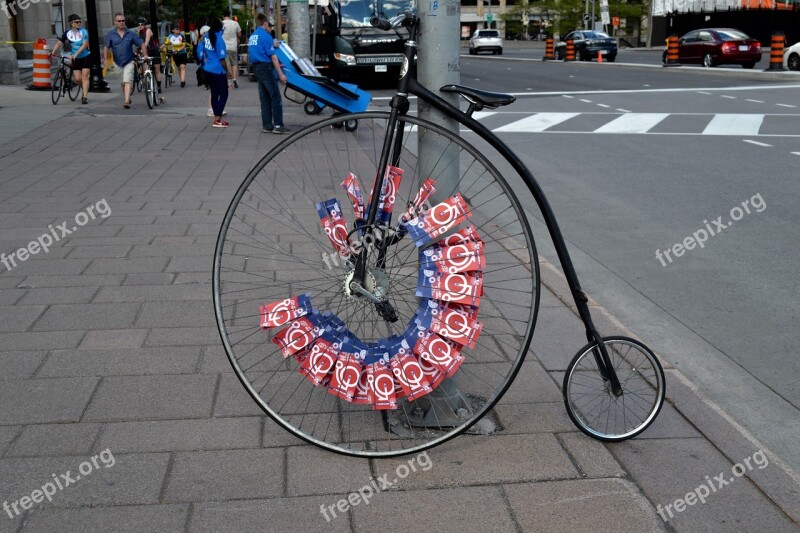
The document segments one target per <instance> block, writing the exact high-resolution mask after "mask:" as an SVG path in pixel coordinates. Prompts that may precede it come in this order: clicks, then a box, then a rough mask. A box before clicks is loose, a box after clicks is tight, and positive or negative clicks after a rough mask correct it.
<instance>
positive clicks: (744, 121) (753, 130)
mask: <svg viewBox="0 0 800 533" xmlns="http://www.w3.org/2000/svg"><path fill="white" fill-rule="evenodd" d="M762 122H764V115H736V114H728V115H714V118H712V119H711V122H709V123H708V125H707V126H706V129H704V130H703V135H758V130H759V129H761V123H762Z"/></svg>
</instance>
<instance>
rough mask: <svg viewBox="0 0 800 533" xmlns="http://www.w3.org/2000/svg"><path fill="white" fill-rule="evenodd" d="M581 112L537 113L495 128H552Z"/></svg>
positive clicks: (526, 129) (538, 129)
mask: <svg viewBox="0 0 800 533" xmlns="http://www.w3.org/2000/svg"><path fill="white" fill-rule="evenodd" d="M578 115H580V113H536V114H535V115H531V116H529V117H525V118H523V119H522V120H517V121H516V122H512V123H511V124H506V125H505V126H501V127H499V128H497V129H495V130H492V131H495V132H500V133H507V132H537V131H544V130H546V129H548V128H552V127H553V126H555V125H556V124H560V123H562V122H564V121H567V120H569V119H571V118H573V117H577V116H578Z"/></svg>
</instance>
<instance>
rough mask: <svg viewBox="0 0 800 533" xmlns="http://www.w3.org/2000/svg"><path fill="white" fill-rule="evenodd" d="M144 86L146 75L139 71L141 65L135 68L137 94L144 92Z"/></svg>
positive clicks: (134, 79) (134, 81)
mask: <svg viewBox="0 0 800 533" xmlns="http://www.w3.org/2000/svg"><path fill="white" fill-rule="evenodd" d="M143 84H144V73H143V72H141V70H139V65H134V66H133V85H134V86H135V87H136V92H138V93H140V92H142V86H143Z"/></svg>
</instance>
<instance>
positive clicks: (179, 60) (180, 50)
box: [167, 24, 189, 89]
mask: <svg viewBox="0 0 800 533" xmlns="http://www.w3.org/2000/svg"><path fill="white" fill-rule="evenodd" d="M167 44H168V45H171V46H172V50H173V52H174V53H173V55H172V60H173V61H175V65H176V66H177V67H178V72H179V73H180V76H181V89H183V88H184V87H186V63H188V62H189V54H188V53H187V52H186V43H185V42H184V39H183V34H182V33H181V29H180V27H178V25H177V24H174V25H173V26H172V35H170V36H169V37H167Z"/></svg>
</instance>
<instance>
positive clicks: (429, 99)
mask: <svg viewBox="0 0 800 533" xmlns="http://www.w3.org/2000/svg"><path fill="white" fill-rule="evenodd" d="M401 16H403V17H405V19H404V22H405V25H406V26H407V27H408V28H409V30H410V32H411V34H410V36H409V39H408V41H407V42H406V51H405V58H404V63H403V68H402V69H401V74H402V77H401V78H400V81H399V83H398V89H397V93H396V94H395V96H394V97H393V98H392V101H391V112H390V116H389V122H388V125H387V135H386V137H385V138H384V144H383V147H382V149H381V157H380V161H379V164H378V175H377V176H376V185H375V187H374V189H373V191H372V197H371V198H370V204H369V213H368V218H367V223H366V226H367V228H370V227H372V225H373V224H374V223H375V218H376V216H377V211H378V203H379V198H380V192H381V190H382V189H383V183H384V180H385V173H386V167H387V166H388V164H389V160H390V157H391V159H392V164H393V165H396V164H397V160H398V159H399V157H400V147H401V145H402V140H403V128H402V125H401V126H399V127H398V119H399V117H401V116H403V115H406V114H407V113H408V108H409V103H408V96H409V94H412V95H414V96H416V97H417V98H419V99H420V100H422V101H423V102H426V103H428V104H430V105H431V106H432V107H433V108H435V109H437V110H439V111H440V112H442V113H444V114H445V115H446V116H447V117H448V118H451V119H453V120H455V121H456V122H458V123H459V124H462V125H464V126H466V127H467V128H469V129H470V130H471V131H473V132H475V133H477V134H478V136H479V137H481V138H482V139H483V140H484V141H486V142H487V143H489V145H490V146H492V148H494V149H496V150H497V151H498V152H499V153H500V155H501V156H502V157H503V158H505V160H506V161H507V162H508V163H510V164H511V166H512V167H513V168H514V170H515V171H516V172H517V174H519V176H520V177H522V178H523V180H524V182H525V184H526V185H527V187H528V190H529V191H530V192H531V194H532V195H533V197H534V199H535V200H536V204H537V205H538V207H539V210H540V211H541V213H542V216H543V217H544V222H545V225H546V226H547V230H548V232H549V233H550V238H551V239H552V241H553V244H554V246H555V249H556V254H557V255H558V259H559V261H560V262H561V266H562V268H563V270H564V275H565V277H566V278H567V283H568V285H569V288H570V292H571V293H572V298H573V300H574V301H575V305H576V307H577V309H578V314H579V315H580V318H581V321H582V322H583V324H584V326H585V328H586V338H587V340H588V341H589V342H590V343H591V342H595V343H596V348H595V349H594V350H593V352H594V356H595V360H596V362H597V366H598V368H599V370H600V373H601V375H602V377H603V379H604V380H607V381H608V382H609V383H608V384H609V386H610V388H611V391H612V392H613V393H614V395H616V396H619V395H621V394H622V388H621V386H620V383H619V379H618V377H617V374H616V372H615V371H614V367H613V365H612V364H611V359H610V357H609V355H608V351H607V350H606V348H605V344H604V343H603V338H602V336H601V335H600V333H599V332H598V331H597V329H596V328H595V326H594V322H593V321H592V317H591V313H590V312H589V305H588V302H589V299H588V297H587V296H586V293H584V292H583V289H581V286H580V282H579V281H578V275H577V273H576V271H575V267H574V265H573V263H572V259H571V258H570V255H569V252H568V250H567V246H566V243H565V242H564V237H563V235H562V233H561V229H560V228H559V225H558V222H557V220H556V217H555V213H554V212H553V209H552V207H550V203H549V202H548V201H547V198H546V197H545V195H544V191H543V190H542V188H541V186H540V185H539V183H538V182H537V181H536V178H534V176H533V174H532V173H531V171H530V170H529V169H528V167H527V166H526V165H525V164H524V163H523V162H522V161H521V160H520V159H519V157H517V155H516V154H515V153H514V152H513V151H511V149H510V148H509V147H508V146H506V144H505V143H503V141H501V140H500V139H499V138H498V137H497V136H496V135H494V134H493V133H492V132H491V131H490V130H489V129H488V128H486V126H484V125H483V124H481V123H480V122H478V121H477V120H475V119H474V118H472V116H471V114H472V111H473V107H472V106H471V107H470V109H469V110H468V111H467V112H466V113H465V112H463V111H461V110H460V109H459V108H457V107H455V106H453V105H452V104H450V103H449V102H448V101H446V100H445V99H443V98H441V97H440V96H438V95H436V94H434V93H433V92H431V91H430V90H429V89H427V88H426V87H424V86H423V85H422V84H420V83H419V82H418V81H417V79H416V77H415V75H414V71H413V69H412V68H410V67H409V66H410V65H411V64H413V59H414V56H415V54H416V51H417V46H418V44H417V38H418V35H419V26H418V21H417V20H418V19H416V17H415V16H414V15H411V14H401V15H398V17H401ZM406 21H411V22H406ZM377 23H379V21H376V24H377ZM365 272H366V252H362V253H361V254H360V255H359V257H358V259H357V261H356V269H355V276H354V278H353V281H354V282H358V283H359V284H360V283H362V281H363V279H364V278H363V276H364V273H365Z"/></svg>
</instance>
